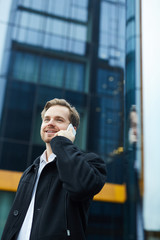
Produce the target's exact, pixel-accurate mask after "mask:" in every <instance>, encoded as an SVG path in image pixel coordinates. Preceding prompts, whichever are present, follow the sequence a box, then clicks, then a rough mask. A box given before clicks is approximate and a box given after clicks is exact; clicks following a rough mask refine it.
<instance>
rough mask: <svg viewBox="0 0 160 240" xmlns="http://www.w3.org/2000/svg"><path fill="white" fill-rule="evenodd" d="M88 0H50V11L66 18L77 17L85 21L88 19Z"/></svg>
mask: <svg viewBox="0 0 160 240" xmlns="http://www.w3.org/2000/svg"><path fill="white" fill-rule="evenodd" d="M87 6H88V0H83V1H73V0H54V1H53V0H50V1H49V5H48V12H49V13H53V14H55V15H59V16H63V17H66V18H71V19H77V20H80V21H83V22H86V21H87V17H88V16H87Z"/></svg>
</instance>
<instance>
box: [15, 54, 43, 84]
mask: <svg viewBox="0 0 160 240" xmlns="http://www.w3.org/2000/svg"><path fill="white" fill-rule="evenodd" d="M38 70H39V57H38V56H36V55H33V54H29V53H25V52H15V53H14V54H13V63H12V64H11V76H12V78H14V79H16V80H20V81H26V82H34V83H35V82H37V80H38Z"/></svg>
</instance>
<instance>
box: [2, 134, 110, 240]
mask: <svg viewBox="0 0 160 240" xmlns="http://www.w3.org/2000/svg"><path fill="white" fill-rule="evenodd" d="M51 147H52V150H53V152H54V153H55V154H56V156H57V157H56V159H55V161H53V162H50V163H48V164H47V165H46V166H45V167H44V169H43V170H42V173H41V175H40V178H39V183H38V186H37V191H36V197H35V207H34V215H33V224H32V230H31V236H30V240H65V239H70V240H83V239H85V230H86V225H87V215H88V214H87V213H88V208H89V205H90V202H91V200H92V198H93V196H94V195H95V194H96V193H98V192H99V191H100V190H101V188H102V187H103V185H104V183H105V180H106V167H105V164H104V162H103V161H102V160H101V159H100V158H99V157H98V156H97V155H96V154H94V153H84V152H82V151H80V150H79V149H78V148H77V147H76V146H75V145H74V144H73V143H72V142H71V141H70V140H68V139H67V138H65V137H61V136H58V137H55V138H53V139H52V141H51ZM39 160H40V158H37V159H36V160H35V161H34V163H33V164H32V165H31V166H30V167H29V168H28V169H27V170H26V171H25V172H24V174H23V176H22V178H21V180H20V183H19V186H18V190H17V193H16V197H15V200H14V203H13V206H12V208H11V211H10V214H9V216H8V220H7V222H6V225H5V228H4V232H3V235H2V240H14V239H16V237H15V236H16V235H17V233H18V232H19V230H20V228H21V226H22V223H23V220H24V218H25V215H26V212H27V209H28V206H29V204H30V200H31V196H32V191H33V187H34V184H35V181H36V177H37V172H38V168H39Z"/></svg>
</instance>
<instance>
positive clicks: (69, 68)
mask: <svg viewBox="0 0 160 240" xmlns="http://www.w3.org/2000/svg"><path fill="white" fill-rule="evenodd" d="M65 87H66V88H67V89H71V90H76V91H80V92H82V91H84V65H83V64H80V63H70V62H68V63H66V78H65Z"/></svg>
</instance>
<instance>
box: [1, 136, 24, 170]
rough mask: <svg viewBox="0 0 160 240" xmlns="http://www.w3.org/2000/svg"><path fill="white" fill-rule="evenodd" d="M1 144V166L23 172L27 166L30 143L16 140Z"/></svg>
mask: <svg viewBox="0 0 160 240" xmlns="http://www.w3.org/2000/svg"><path fill="white" fill-rule="evenodd" d="M0 144H2V153H1V159H0V168H1V169H6V170H13V171H20V172H23V171H24V170H25V169H26V167H27V156H28V145H27V144H23V143H15V142H14V141H11V142H9V141H8V142H7V141H5V142H0Z"/></svg>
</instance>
